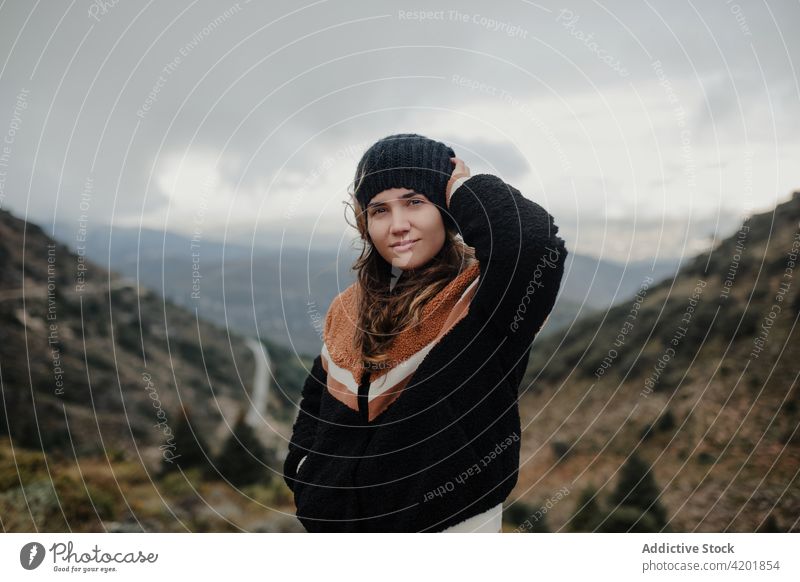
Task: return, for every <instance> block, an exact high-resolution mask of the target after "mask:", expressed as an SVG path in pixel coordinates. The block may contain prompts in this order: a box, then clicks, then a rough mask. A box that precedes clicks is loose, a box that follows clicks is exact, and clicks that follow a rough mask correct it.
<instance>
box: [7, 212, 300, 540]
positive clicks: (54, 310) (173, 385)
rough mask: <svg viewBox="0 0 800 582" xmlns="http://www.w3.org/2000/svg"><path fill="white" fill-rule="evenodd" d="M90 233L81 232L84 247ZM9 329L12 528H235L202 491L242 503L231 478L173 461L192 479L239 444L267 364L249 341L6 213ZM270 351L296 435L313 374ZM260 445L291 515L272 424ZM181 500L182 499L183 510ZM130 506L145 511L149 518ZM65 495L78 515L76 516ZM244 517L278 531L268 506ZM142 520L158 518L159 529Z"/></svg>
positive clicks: (262, 431)
mask: <svg viewBox="0 0 800 582" xmlns="http://www.w3.org/2000/svg"><path fill="white" fill-rule="evenodd" d="M80 234H81V233H80V231H79V230H78V225H76V231H75V235H74V236H75V237H77V236H79V235H80ZM76 240H77V238H76ZM0 322H1V323H0V382H2V396H3V400H2V403H3V410H2V414H0V441H2V442H0V485H2V486H0V517H1V518H2V522H3V524H4V529H6V530H7V531H34V530H35V529H37V528H38V529H41V528H44V529H50V530H52V531H67V530H70V529H71V530H73V531H103V528H105V527H114V526H111V525H109V524H114V523H117V522H119V523H121V524H127V525H122V526H120V527H133V530H134V531H141V529H142V528H144V529H145V530H151V531H181V530H182V529H185V527H189V528H191V529H196V530H206V529H208V530H212V531H214V530H218V529H220V528H223V529H224V527H227V526H226V525H225V523H226V520H224V519H220V516H219V515H217V516H211V517H208V516H206V513H207V511H205V510H204V509H203V508H204V507H206V506H207V502H206V501H204V499H203V496H201V495H198V492H197V490H196V489H197V488H211V489H214V488H215V487H218V488H219V491H217V492H216V493H215V494H216V495H220V496H222V497H221V498H225V497H226V496H231V498H232V499H236V498H237V496H238V497H240V496H241V494H240V492H239V491H238V490H236V489H234V488H231V487H229V486H226V485H225V483H224V482H223V483H221V484H219V483H215V480H216V481H224V478H223V477H224V476H223V475H222V474H220V473H219V472H217V473H216V474H215V472H214V470H211V471H210V472H209V474H206V475H200V474H199V473H198V474H194V475H193V476H192V477H188V478H187V477H182V476H181V475H180V474H178V475H177V476H176V475H175V474H172V475H164V474H162V470H163V468H164V467H165V466H166V467H168V468H170V464H169V463H168V462H167V461H168V460H169V459H170V458H174V459H177V457H183V459H182V460H181V461H179V462H178V461H175V462H174V463H173V465H174V466H175V467H177V466H180V467H181V469H185V470H186V471H187V474H190V473H188V472H190V471H192V470H194V469H193V468H192V467H193V466H194V465H191V466H190V463H188V459H190V458H192V459H193V460H192V462H193V463H195V464H199V463H198V462H197V458H196V457H197V456H198V455H199V456H200V458H201V461H202V460H204V459H205V457H206V456H208V458H213V457H214V456H216V455H218V454H220V453H221V452H222V450H223V447H224V446H225V444H226V443H227V442H228V441H229V440H230V438H231V433H232V431H233V429H234V427H235V426H236V423H237V420H238V419H239V418H240V416H241V415H242V413H243V412H244V411H246V410H248V408H249V407H250V396H249V391H250V390H251V384H252V381H253V376H254V370H255V358H254V354H253V352H252V350H251V349H250V347H248V345H247V344H246V343H245V338H243V337H240V336H237V335H235V334H232V333H228V331H227V330H226V329H224V328H221V327H218V326H215V325H213V324H210V323H207V322H206V321H205V320H204V319H203V318H202V316H201V314H200V311H199V310H195V311H194V312H192V311H189V310H186V309H184V308H182V307H179V306H177V305H175V304H174V303H172V302H170V301H168V300H166V301H165V300H163V299H162V298H161V297H159V296H158V295H157V294H155V293H153V292H151V291H148V290H146V289H144V288H138V287H137V286H136V285H135V283H133V282H131V281H130V280H127V279H123V278H121V277H120V276H118V275H117V274H116V273H109V272H107V271H105V270H103V269H102V268H100V267H99V266H98V265H96V264H95V263H93V262H91V261H90V260H88V259H87V258H86V257H84V256H81V255H80V254H74V253H72V252H70V251H69V250H68V248H67V247H66V246H65V245H63V244H61V243H58V242H56V241H54V240H52V239H51V238H50V237H48V236H47V235H46V234H45V233H44V232H43V231H42V229H41V228H39V227H38V226H36V225H34V224H31V223H26V222H25V221H23V220H21V219H19V218H16V217H14V216H12V215H11V214H10V213H8V212H6V211H0ZM268 348H269V351H270V354H271V358H272V359H273V360H274V364H273V366H274V369H273V372H274V374H275V376H276V378H277V384H278V385H279V386H280V387H281V389H283V390H284V391H286V395H285V396H283V397H276V398H274V399H273V401H272V402H271V409H270V412H271V416H272V418H271V420H272V422H274V423H276V425H277V428H278V429H279V432H283V433H285V432H286V431H287V430H289V429H288V428H287V427H290V426H291V424H290V423H291V421H292V415H293V413H294V408H293V405H291V401H292V400H296V398H297V395H298V394H299V390H300V387H301V385H302V381H303V379H304V368H303V367H302V366H301V365H300V363H299V362H297V361H296V360H295V361H292V358H290V357H289V353H288V352H286V351H285V350H281V348H280V347H278V346H272V345H269V346H268ZM275 392H276V393H277V392H278V390H277V389H276V390H275ZM258 433H259V435H260V438H261V440H262V441H266V442H267V446H268V449H267V450H266V451H265V452H264V458H263V461H264V463H265V464H264V465H263V466H264V468H265V473H264V474H263V476H262V478H261V480H260V482H259V483H260V486H261V487H262V488H263V490H264V491H272V490H275V491H281V493H280V495H279V497H278V498H276V499H278V500H279V501H280V503H281V505H286V504H288V503H289V499H288V498H287V497H286V494H287V493H288V490H287V491H283V489H285V485H283V484H282V482H281V480H280V478H279V469H280V466H279V465H280V464H279V457H280V451H279V450H277V449H278V448H280V447H282V446H283V443H282V441H281V437H280V435H279V434H276V433H275V430H274V429H273V428H271V427H269V426H267V425H266V424H264V426H262V427H259V430H258ZM270 435H272V437H273V438H272V439H271V440H270V438H269V437H270ZM187 436H188V439H187ZM181 439H183V440H181ZM195 441H196V442H199V443H202V445H201V447H200V448H199V449H198V448H196V446H195V445H196V443H195ZM192 454H194V455H195V457H194V458H193V457H192ZM184 461H186V463H185V466H184V464H182V463H184ZM275 475H278V476H277V477H275V478H274V479H273V476H275ZM93 476H94V477H95V478H96V480H93ZM162 478H163V480H162ZM134 491H135V493H133V492H134ZM170 491H172V492H178V493H179V495H178V497H177V498H175V499H172V502H170V499H169V495H168V493H169V492H170ZM30 492H35V494H32V496H31V499H33V500H34V501H32V503H34V505H35V504H36V500H39V501H40V503H41V506H40V507H39V508H38V513H37V510H36V508H34V509H33V510H32V509H31V508H30V505H29V502H28V497H29V496H28V495H26V493H30ZM126 494H127V495H131V494H132V495H133V497H134V498H135V499H137V500H138V503H139V504H140V507H139V509H140V510H141V514H139V513H137V512H136V511H134V508H133V507H132V506H131V504H130V503H129V499H128V498H127V497H126ZM164 495H167V497H166V498H165V497H164ZM270 495H272V493H270ZM63 496H66V498H67V499H70V501H69V504H70V505H72V507H68V508H66V510H67V513H64V509H65V508H64V504H63V503H60V502H59V499H60V498H61V497H63ZM262 497H263V494H262ZM98 499H100V500H101V502H102V504H104V505H103V507H104V510H103V511H101V510H100V508H99V507H98V505H97V500H98ZM173 504H175V505H178V506H180V507H179V508H176V507H174V506H173ZM206 509H207V507H206ZM223 513H224V512H223ZM243 514H249V515H250V518H251V519H253V518H255V516H258V518H257V519H258V520H260V521H258V522H256V523H255V525H254V526H253V527H264V523H267V522H269V520H270V519H272V514H274V512H271V511H270V510H269V509H268V508H265V507H264V506H261V508H260V511H254V509H253V508H252V507H251V508H249V509H248V510H246V511H243ZM142 515H144V516H146V517H149V518H150V519H148V520H145V522H147V523H146V525H141V524H140V523H139V519H141V518H142ZM181 515H182V516H183V520H181V519H180V517H178V516H181ZM204 516H205V517H204ZM176 517H178V519H177V520H176ZM32 520H34V522H35V525H34V523H32ZM182 522H183V523H184V525H183V526H182V525H181V523H182ZM216 522H220V523H222V525H220V524H219V523H217V524H216V525H215V523H216ZM187 523H188V524H189V525H186V524H187ZM137 524H139V525H137ZM259 524H260V525H259ZM290 527H291V526H290ZM137 528H138V529H137Z"/></svg>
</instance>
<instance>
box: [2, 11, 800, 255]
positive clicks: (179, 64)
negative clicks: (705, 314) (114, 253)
mask: <svg viewBox="0 0 800 582" xmlns="http://www.w3.org/2000/svg"><path fill="white" fill-rule="evenodd" d="M262 4H263V5H262ZM798 22H800V3H798V2H797V1H796V0H792V1H784V2H779V1H769V2H752V3H746V4H745V3H743V2H742V3H737V2H734V1H725V0H711V1H709V2H682V1H674V0H673V1H669V2H667V1H658V2H652V1H643V2H614V3H607V4H605V3H599V2H575V1H569V0H566V1H564V2H559V3H547V2H528V1H523V0H520V1H510V2H503V3H499V2H494V3H486V2H466V1H464V0H459V1H458V2H455V1H453V2H416V3H404V2H392V3H390V2H379V1H370V2H360V3H358V2H342V1H317V2H308V3H305V2H299V3H298V2H269V3H268V5H267V3H256V2H247V1H244V0H242V1H240V2H233V3H231V2H210V1H206V2H201V1H196V2H166V1H162V2H154V1H153V2H149V3H145V2H134V1H132V0H105V1H102V0H95V1H88V0H83V1H74V2H60V3H59V2H30V1H24V0H10V1H9V0H7V1H5V2H3V3H2V4H0V47H2V48H0V58H1V59H0V62H2V65H1V66H2V68H0V78H1V79H2V80H1V81H0V133H2V134H3V144H2V147H0V207H2V208H5V209H9V210H11V211H12V212H13V213H14V214H16V215H18V216H24V217H27V218H28V219H29V220H32V221H34V222H37V223H39V224H41V225H42V226H43V227H45V229H48V228H49V227H50V225H52V223H53V222H54V221H59V222H68V223H70V222H71V223H74V224H75V228H76V231H77V229H78V228H79V226H81V225H85V226H87V229H88V232H89V235H90V236H91V229H92V226H93V225H99V224H101V223H112V224H114V225H119V226H122V225H125V226H139V225H142V226H145V227H149V228H158V229H166V230H169V231H174V232H178V233H184V234H189V235H191V234H192V233H194V232H195V231H196V232H197V233H198V235H199V236H201V237H203V238H205V239H215V240H223V239H225V240H231V241H235V242H244V243H245V244H255V245H257V246H277V245H280V244H307V245H308V244H310V245H311V246H312V247H315V248H320V247H327V246H330V245H337V244H344V243H345V242H346V241H347V240H349V239H350V238H352V236H353V235H354V231H353V229H352V227H351V226H350V225H349V224H348V220H349V221H350V222H352V215H350V214H349V210H348V209H347V207H346V206H345V205H344V202H343V201H344V199H345V194H346V188H347V185H348V183H349V182H350V181H351V180H352V178H353V172H354V169H355V164H356V162H357V160H358V158H359V157H360V155H361V153H362V152H363V151H364V149H366V147H368V146H369V145H370V144H371V143H373V142H374V141H376V140H377V139H379V138H381V137H384V136H386V135H389V134H391V133H398V132H416V133H422V134H424V135H427V136H429V137H433V138H436V139H439V140H442V141H445V142H447V143H448V144H450V145H452V147H453V148H454V149H455V151H456V153H457V154H458V155H459V156H460V157H462V158H464V159H465V160H466V161H467V164H468V165H469V166H470V168H471V169H472V172H473V173H483V172H488V173H493V174H497V175H499V176H501V177H502V178H504V179H505V180H506V181H507V182H509V183H510V184H512V185H514V186H515V187H517V188H519V189H520V190H521V191H522V192H523V193H524V195H525V196H527V197H528V198H530V199H532V200H535V201H537V202H539V203H540V204H542V205H543V206H545V207H546V208H547V209H548V210H549V211H550V212H551V213H552V214H553V215H554V216H555V217H556V222H557V224H559V225H560V227H561V234H562V235H564V237H565V238H566V239H567V246H568V248H570V249H571V250H573V251H575V252H578V253H583V254H587V255H593V256H602V257H604V258H608V259H614V260H619V261H626V260H631V259H645V258H648V259H649V258H655V257H658V258H666V257H674V256H677V255H693V254H695V253H696V252H698V251H700V250H703V249H705V248H707V247H708V246H709V245H710V244H712V243H713V240H714V236H715V233H716V236H717V237H720V236H727V235H729V234H731V232H732V231H733V230H735V229H736V227H737V223H738V222H739V221H740V220H741V219H742V218H743V217H744V216H745V215H747V214H751V213H753V212H759V211H765V210H769V209H771V208H772V207H774V206H775V204H776V203H779V202H781V201H784V200H786V199H788V197H789V196H790V194H791V192H792V191H793V190H795V189H800V164H798V160H800V88H799V86H798V78H797V72H798V69H799V68H800V63H798V56H799V55H800V37H798V34H797V24H798ZM346 213H347V214H346ZM347 217H349V218H347ZM346 218H347V220H346ZM82 219H83V220H84V222H83V223H82V222H81V220H82Z"/></svg>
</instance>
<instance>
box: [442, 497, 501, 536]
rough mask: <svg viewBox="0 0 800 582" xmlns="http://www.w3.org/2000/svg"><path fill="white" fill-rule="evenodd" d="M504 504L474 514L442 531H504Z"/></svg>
mask: <svg viewBox="0 0 800 582" xmlns="http://www.w3.org/2000/svg"><path fill="white" fill-rule="evenodd" d="M502 527H503V504H502V503H498V504H497V505H495V506H494V507H492V508H491V509H489V510H487V511H484V512H483V513H479V514H478V515H474V516H472V517H470V518H469V519H465V520H464V521H462V522H460V523H457V524H455V525H454V526H451V527H448V528H447V529H446V530H443V531H442V533H502Z"/></svg>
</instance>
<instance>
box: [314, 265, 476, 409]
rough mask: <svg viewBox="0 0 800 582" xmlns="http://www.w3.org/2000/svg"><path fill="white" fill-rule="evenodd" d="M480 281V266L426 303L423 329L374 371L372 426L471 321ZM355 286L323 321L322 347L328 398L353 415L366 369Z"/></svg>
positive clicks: (406, 337) (404, 334) (408, 332)
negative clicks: (448, 337)
mask: <svg viewBox="0 0 800 582" xmlns="http://www.w3.org/2000/svg"><path fill="white" fill-rule="evenodd" d="M479 278H480V269H479V264H478V263H477V262H475V263H473V264H472V265H471V266H470V267H467V268H466V269H464V270H463V271H462V272H461V274H459V275H458V276H457V277H455V278H454V279H453V280H452V281H451V282H450V283H448V285H447V286H446V287H445V288H444V289H442V290H441V291H440V292H439V293H438V294H437V295H436V296H435V297H434V298H432V299H431V300H430V301H428V303H427V304H426V305H425V307H423V309H422V318H421V322H420V323H419V324H417V325H416V326H412V327H409V328H407V329H404V330H403V331H401V332H400V333H399V334H397V335H396V336H395V339H394V341H393V342H392V343H391V346H390V349H389V352H388V355H389V360H388V361H387V362H386V366H385V367H382V368H380V369H371V371H370V377H369V380H370V387H369V399H368V400H369V420H370V421H371V420H373V419H374V418H376V417H377V416H378V415H379V414H381V413H382V412H383V411H384V410H386V408H388V407H389V405H390V404H391V403H392V402H394V401H395V400H396V399H397V398H398V397H399V396H400V393H401V392H402V391H403V389H404V388H405V387H406V385H407V384H408V382H409V380H411V377H412V376H413V375H414V372H415V371H416V370H417V367H418V366H419V364H420V363H421V362H422V360H423V359H424V358H425V356H426V355H427V354H428V352H430V351H431V349H433V347H434V346H435V345H436V344H437V343H438V342H439V340H440V339H441V338H442V337H443V336H444V335H445V334H446V333H447V332H448V331H450V330H451V329H452V328H453V326H454V325H455V324H456V323H458V322H459V321H460V320H461V319H462V318H463V317H465V316H466V315H467V313H468V311H469V303H470V301H471V300H472V297H473V296H474V294H475V290H476V289H477V287H478V280H479ZM357 285H358V283H357V282H356V283H354V284H353V285H351V286H350V287H348V288H347V289H345V290H344V291H343V292H342V293H340V294H339V295H338V296H337V297H336V299H334V300H333V303H332V304H331V306H330V308H329V309H328V314H327V316H326V318H325V329H324V330H323V342H324V343H323V345H322V365H323V368H324V369H325V372H326V373H327V376H328V381H327V388H328V392H330V394H331V395H332V396H333V397H334V398H336V399H337V400H339V401H340V402H342V403H343V404H344V405H346V406H348V407H349V408H352V409H353V410H355V411H358V386H359V383H360V380H361V376H362V374H363V373H364V371H365V369H366V368H364V364H363V360H362V358H361V353H360V351H359V349H358V346H356V341H355V337H356V326H357V324H358V311H357V310H358V298H357V294H356V290H357V287H356V286H357Z"/></svg>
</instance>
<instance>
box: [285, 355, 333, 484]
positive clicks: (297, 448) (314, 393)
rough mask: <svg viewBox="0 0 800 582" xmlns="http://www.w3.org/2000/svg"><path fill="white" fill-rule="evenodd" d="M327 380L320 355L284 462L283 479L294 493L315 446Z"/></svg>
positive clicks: (304, 388)
mask: <svg viewBox="0 0 800 582" xmlns="http://www.w3.org/2000/svg"><path fill="white" fill-rule="evenodd" d="M327 380H328V375H327V374H326V373H325V369H324V368H323V367H322V356H321V355H319V356H317V357H316V359H314V364H313V366H312V367H311V373H310V374H309V375H308V377H307V378H306V381H305V384H304V385H303V391H302V395H301V399H300V410H299V412H298V413H297V419H296V420H295V422H294V427H293V428H292V438H291V440H290V441H289V452H288V453H287V455H286V459H285V460H284V462H283V479H284V481H286V484H287V485H288V486H289V489H291V490H292V491H294V484H295V479H296V477H297V470H298V468H299V465H300V463H301V461H302V460H303V459H304V457H305V456H306V455H307V454H308V452H309V450H310V448H311V446H312V445H313V444H314V438H315V437H316V434H317V424H318V422H319V421H318V419H319V405H320V400H321V399H322V391H323V390H324V389H325V386H326V383H327Z"/></svg>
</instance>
